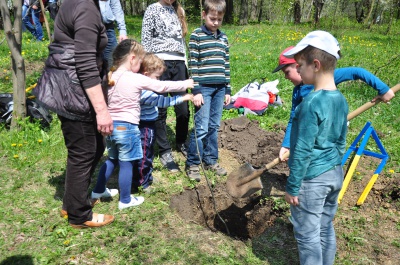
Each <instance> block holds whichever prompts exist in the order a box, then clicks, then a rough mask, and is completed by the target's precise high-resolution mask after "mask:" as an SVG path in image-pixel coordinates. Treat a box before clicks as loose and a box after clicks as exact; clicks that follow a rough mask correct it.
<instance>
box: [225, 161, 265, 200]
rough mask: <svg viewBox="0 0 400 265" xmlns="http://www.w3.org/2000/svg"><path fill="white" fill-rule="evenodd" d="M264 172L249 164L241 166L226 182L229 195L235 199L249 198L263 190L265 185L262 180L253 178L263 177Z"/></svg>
mask: <svg viewBox="0 0 400 265" xmlns="http://www.w3.org/2000/svg"><path fill="white" fill-rule="evenodd" d="M262 173H263V170H257V169H254V168H253V167H252V166H251V165H250V164H249V163H246V164H243V165H241V166H240V167H239V168H238V169H237V170H235V171H232V173H230V174H229V175H228V178H227V180H226V189H227V191H228V193H229V194H230V195H231V196H232V197H235V198H244V197H248V196H250V195H251V194H253V193H255V192H257V191H259V190H261V189H262V188H263V185H262V183H261V179H260V178H258V177H256V178H254V177H253V178H252V177H251V176H254V174H256V175H261V174H262Z"/></svg>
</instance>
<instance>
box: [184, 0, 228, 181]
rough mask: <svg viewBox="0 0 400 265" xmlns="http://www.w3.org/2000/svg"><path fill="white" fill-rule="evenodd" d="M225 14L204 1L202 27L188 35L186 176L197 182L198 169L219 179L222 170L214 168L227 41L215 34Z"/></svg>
mask: <svg viewBox="0 0 400 265" xmlns="http://www.w3.org/2000/svg"><path fill="white" fill-rule="evenodd" d="M225 10H226V3H225V0H206V1H205V2H204V9H203V11H202V18H203V19H204V25H203V26H201V27H200V28H197V29H195V30H194V31H193V32H192V34H191V35H190V42H189V50H190V58H189V59H190V60H189V72H190V74H191V75H192V78H193V80H194V82H195V86H194V88H193V89H192V93H193V94H194V98H193V103H194V105H195V116H194V121H195V125H194V130H193V131H192V133H191V134H190V144H189V148H188V152H187V160H186V168H185V169H186V174H187V175H188V177H189V178H190V179H192V180H196V181H200V179H201V176H200V171H199V165H200V163H202V162H204V164H205V168H207V169H209V170H211V171H213V172H215V173H216V174H217V175H219V176H223V175H226V173H227V172H226V170H225V169H224V168H222V167H221V166H220V165H219V164H218V129H219V126H220V122H221V117H222V110H223V105H224V104H228V103H229V102H230V98H231V87H230V69H229V44H228V37H227V36H226V35H225V33H223V32H222V31H220V30H219V28H220V27H221V25H222V20H223V18H224V14H225Z"/></svg>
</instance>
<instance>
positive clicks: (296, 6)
mask: <svg viewBox="0 0 400 265" xmlns="http://www.w3.org/2000/svg"><path fill="white" fill-rule="evenodd" d="M293 18H294V24H300V21H301V5H300V0H294V2H293Z"/></svg>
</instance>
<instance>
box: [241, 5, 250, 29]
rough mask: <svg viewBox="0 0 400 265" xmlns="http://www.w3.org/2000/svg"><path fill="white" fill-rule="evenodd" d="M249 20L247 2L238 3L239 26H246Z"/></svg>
mask: <svg viewBox="0 0 400 265" xmlns="http://www.w3.org/2000/svg"><path fill="white" fill-rule="evenodd" d="M248 18H249V3H248V0H241V1H240V14H239V24H240V25H247V24H248V23H249V22H248Z"/></svg>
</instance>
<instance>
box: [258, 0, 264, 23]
mask: <svg viewBox="0 0 400 265" xmlns="http://www.w3.org/2000/svg"><path fill="white" fill-rule="evenodd" d="M263 6H264V0H260V12H258V23H260V22H261V21H262V16H263Z"/></svg>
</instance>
